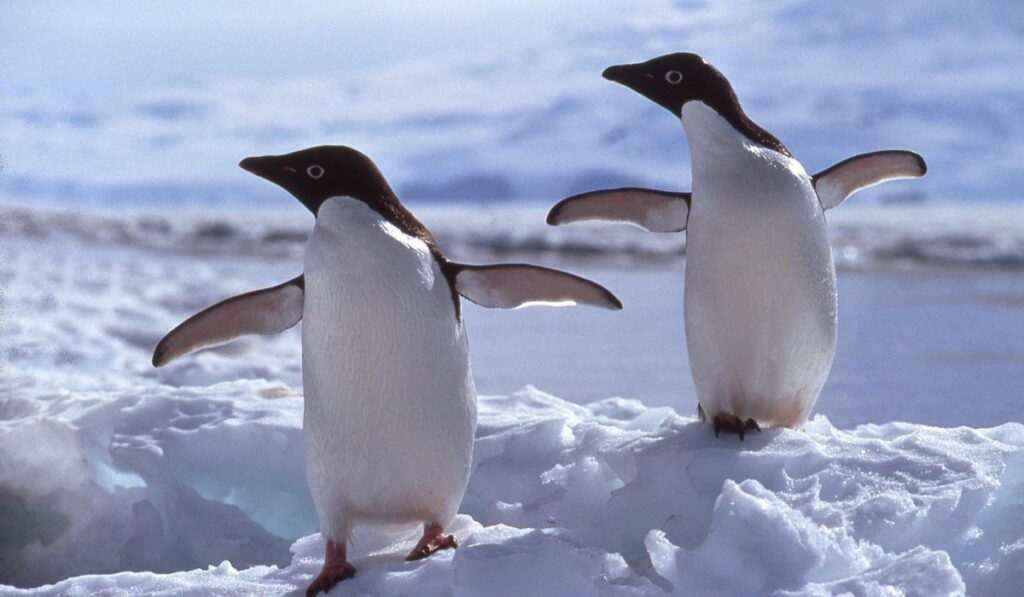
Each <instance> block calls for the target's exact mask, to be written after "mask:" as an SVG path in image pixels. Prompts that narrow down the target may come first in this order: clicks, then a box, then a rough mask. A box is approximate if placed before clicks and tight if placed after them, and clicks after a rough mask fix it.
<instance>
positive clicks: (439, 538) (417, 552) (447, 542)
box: [405, 524, 459, 562]
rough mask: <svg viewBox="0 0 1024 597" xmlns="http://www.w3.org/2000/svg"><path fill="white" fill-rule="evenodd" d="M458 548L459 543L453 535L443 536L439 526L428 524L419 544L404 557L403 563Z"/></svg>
mask: <svg viewBox="0 0 1024 597" xmlns="http://www.w3.org/2000/svg"><path fill="white" fill-rule="evenodd" d="M458 546H459V541H458V539H456V538H455V535H445V534H444V532H443V529H442V527H441V525H439V524H428V525H427V526H426V527H425V528H424V530H423V537H422V538H421V539H420V542H419V543H417V544H416V547H414V548H412V551H410V552H409V555H407V556H405V561H406V562H412V561H415V560H422V559H423V558H425V557H427V556H430V555H432V554H434V553H436V552H439V551H441V550H442V549H455V548H457V547H458Z"/></svg>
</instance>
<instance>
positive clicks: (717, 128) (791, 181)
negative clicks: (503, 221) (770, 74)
mask: <svg viewBox="0 0 1024 597" xmlns="http://www.w3.org/2000/svg"><path fill="white" fill-rule="evenodd" d="M603 76H604V78H605V79H608V80H610V81H613V82H616V83H620V84H622V85H624V86H626V87H628V88H630V89H632V90H633V91H636V92H637V93H639V94H641V95H643V96H644V97H646V98H648V99H650V100H652V101H653V102H655V103H657V104H658V105H660V106H662V107H663V108H666V109H667V110H668V111H669V112H671V113H672V114H673V115H674V116H675V117H676V118H679V119H680V120H681V121H682V125H683V129H684V130H685V133H686V137H687V140H688V142H689V147H690V155H691V159H692V181H693V182H692V189H691V191H690V192H689V193H686V192H674V191H660V190H654V189H645V188H635V187H630V188H617V189H606V190H599V191H592V192H588V193H583V194H580V195H575V196H572V197H568V198H566V199H564V200H562V201H560V202H559V203H557V204H556V205H555V206H554V207H553V208H552V209H551V211H550V212H549V214H548V218H547V221H548V223H549V224H551V225H554V226H558V225H562V224H568V223H570V222H579V221H584V220H604V221H619V222H627V223H631V224H634V225H637V226H639V227H641V228H644V229H646V230H649V231H652V232H682V231H686V235H687V237H686V274H685V289H684V297H683V302H684V306H683V311H684V320H685V327H686V347H687V350H688V352H689V358H690V369H691V372H692V375H693V380H694V384H695V386H696V389H697V397H698V402H699V406H698V409H697V412H698V416H699V418H700V419H701V420H707V419H710V421H711V423H712V425H713V429H714V433H715V436H716V437H717V436H718V435H719V432H721V431H723V430H724V431H731V432H735V433H737V434H738V435H739V437H740V439H741V440H742V439H743V437H744V434H745V433H746V432H747V431H751V430H757V431H760V428H761V427H762V426H766V427H790V428H798V427H800V426H802V425H803V423H804V422H805V421H806V420H807V417H808V416H809V414H810V412H811V409H812V408H813V406H814V403H815V402H816V401H817V399H818V394H819V393H820V392H821V388H822V387H823V385H824V384H825V380H826V378H827V377H828V374H829V370H830V369H831V367H832V359H833V357H834V355H835V348H836V332H837V326H838V317H837V294H836V273H835V265H834V263H833V260H832V250H831V247H830V245H829V242H828V235H827V230H826V226H825V210H828V209H831V208H833V207H836V206H837V205H839V204H841V203H842V202H843V201H844V200H845V199H846V198H847V197H849V196H850V195H852V194H853V193H855V192H856V191H858V190H860V189H863V188H866V187H869V186H872V185H875V184H878V183H880V182H883V181H886V180H891V179H897V178H916V177H920V176H924V174H925V172H926V171H927V166H926V165H925V162H924V159H923V158H922V157H921V156H920V155H918V154H916V153H914V152H911V151H902V150H899V151H896V150H889V151H876V152H873V153H866V154H863V155H857V156H854V157H851V158H849V159H846V160H843V161H842V162H839V163H838V164H835V165H834V166H831V167H829V168H826V169H825V170H822V171H821V172H818V173H817V174H814V175H809V174H808V173H807V171H806V170H805V169H804V167H803V165H801V163H800V162H799V161H797V160H796V158H794V157H793V154H792V153H790V151H789V150H788V149H787V148H786V146H785V145H783V144H782V142H781V141H779V140H778V139H777V138H776V137H775V136H773V135H772V134H771V133H769V132H768V131H766V130H765V129H763V128H761V127H760V126H758V125H757V124H756V123H754V121H753V120H751V119H750V117H749V116H748V115H747V114H746V113H745V112H744V111H743V109H742V108H741V107H740V104H739V101H738V99H737V97H736V93H735V92H734V91H733V89H732V86H731V85H730V84H729V81H728V80H727V79H726V78H725V76H724V75H723V74H722V73H721V72H720V71H719V70H718V69H716V68H715V67H714V66H712V65H711V64H709V63H708V61H707V60H705V59H704V58H702V57H701V56H699V55H697V54H692V53H676V54H669V55H666V56H661V57H658V58H654V59H651V60H649V61H647V62H643V63H639V64H624V65H618V66H612V67H609V68H608V69H606V70H605V71H604V73H603Z"/></svg>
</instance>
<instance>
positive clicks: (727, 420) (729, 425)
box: [714, 413, 761, 441]
mask: <svg viewBox="0 0 1024 597" xmlns="http://www.w3.org/2000/svg"><path fill="white" fill-rule="evenodd" d="M714 427H715V437H718V434H719V433H721V432H722V431H729V432H732V433H735V434H736V435H738V436H740V441H743V437H744V436H745V435H746V434H747V432H748V431H756V432H758V433H761V426H760V425H758V424H757V421H755V420H754V419H747V420H746V421H744V420H743V419H741V418H739V417H737V416H736V415H732V414H726V413H719V414H717V415H715V421H714Z"/></svg>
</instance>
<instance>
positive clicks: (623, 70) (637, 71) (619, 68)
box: [601, 64, 654, 97]
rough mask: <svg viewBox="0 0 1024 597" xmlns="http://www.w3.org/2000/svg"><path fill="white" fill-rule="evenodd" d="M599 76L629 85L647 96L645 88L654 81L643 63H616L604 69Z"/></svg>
mask: <svg viewBox="0 0 1024 597" xmlns="http://www.w3.org/2000/svg"><path fill="white" fill-rule="evenodd" d="M601 76H602V77H604V78H605V79H608V80H609V81H613V82H615V83H618V84H619V85H624V86H626V87H629V88H630V89H632V90H633V91H635V92H637V93H639V94H640V95H642V96H644V97H648V94H647V92H646V91H645V89H646V88H649V87H650V85H651V83H653V81H654V77H653V75H651V74H650V73H648V72H647V69H646V68H645V65H643V64H617V65H615V66H609V67H608V68H606V69H604V72H603V73H601Z"/></svg>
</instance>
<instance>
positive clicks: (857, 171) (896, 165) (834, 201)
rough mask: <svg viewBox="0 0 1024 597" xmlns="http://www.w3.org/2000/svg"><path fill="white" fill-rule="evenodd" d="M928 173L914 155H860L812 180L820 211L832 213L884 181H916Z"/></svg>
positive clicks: (901, 152)
mask: <svg viewBox="0 0 1024 597" xmlns="http://www.w3.org/2000/svg"><path fill="white" fill-rule="evenodd" d="M927 171H928V165H927V164H925V163H924V158H922V157H921V156H920V155H918V154H916V153H914V152H913V151H905V150H891V149H890V150H885V151H873V152H871V153H862V154H861V155H855V156H853V157H852V158H847V159H845V160H843V161H841V162H839V163H838V164H835V165H833V166H830V167H828V168H826V169H824V170H822V171H821V172H818V173H817V174H815V175H814V176H812V177H811V182H812V184H814V191H815V192H816V193H817V194H818V200H819V201H821V207H822V208H823V209H831V208H833V207H835V206H837V205H839V204H840V203H842V202H843V201H844V200H845V199H846V198H847V197H849V196H850V195H852V194H854V193H856V192H857V191H859V190H861V189H864V188H867V187H870V186H874V185H876V184H878V183H880V182H885V181H887V180H895V179H899V178H919V177H921V176H924V175H925V173H926V172H927Z"/></svg>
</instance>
